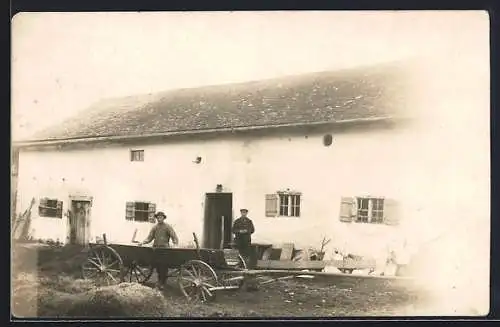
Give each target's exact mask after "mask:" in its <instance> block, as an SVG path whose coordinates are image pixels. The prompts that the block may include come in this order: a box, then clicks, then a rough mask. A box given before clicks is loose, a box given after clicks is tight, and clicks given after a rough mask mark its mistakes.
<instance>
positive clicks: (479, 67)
mask: <svg viewBox="0 0 500 327" xmlns="http://www.w3.org/2000/svg"><path fill="white" fill-rule="evenodd" d="M11 26H12V34H11V37H12V53H11V67H12V75H11V76H12V78H11V85H12V88H11V89H12V91H11V92H12V93H11V98H12V102H11V103H12V104H11V140H12V141H11V203H10V205H11V243H10V244H11V262H10V266H11V269H10V271H11V317H12V318H20V319H30V318H49V319H66V320H68V319H80V320H82V319H83V320H93V319H105V318H115V319H126V318H130V319H145V318H156V319H182V320H190V319H207V318H212V319H214V318H216V319H243V318H245V319H252V318H253V319H257V318H268V319H280V318H297V319H306V318H324V319H329V318H345V319H347V318H350V317H408V316H419V317H431V316H446V317H457V316H462V317H463V316H467V317H480V316H486V315H487V314H488V313H489V311H490V223H491V218H490V72H489V71H490V65H489V62H490V54H489V53H490V46H489V33H490V31H489V16H488V13H487V12H486V11H232V12H229V11H227V12H224V11H218V12H216V11H214V12H187V11H186V12H180V11H179V12H21V13H18V14H16V15H15V16H14V17H13V18H12V20H11ZM12 318H11V319H12Z"/></svg>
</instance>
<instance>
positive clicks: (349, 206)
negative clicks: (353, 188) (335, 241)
mask: <svg viewBox="0 0 500 327" xmlns="http://www.w3.org/2000/svg"><path fill="white" fill-rule="evenodd" d="M354 205H355V199H354V198H352V197H342V198H341V199H340V210H339V211H340V212H339V219H340V221H342V222H345V223H350V222H352V221H353V218H354V217H355V216H356V214H355V211H354V210H355V206H354Z"/></svg>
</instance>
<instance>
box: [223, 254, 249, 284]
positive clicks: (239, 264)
mask: <svg viewBox="0 0 500 327" xmlns="http://www.w3.org/2000/svg"><path fill="white" fill-rule="evenodd" d="M231 263H232V264H231V265H230V266H229V267H228V269H226V270H222V271H220V272H219V280H220V283H221V284H222V285H223V286H225V287H230V288H237V289H238V288H241V287H242V286H243V281H244V278H243V276H242V275H236V276H235V275H234V274H232V273H231V272H232V271H235V270H237V271H238V270H239V271H241V270H247V264H246V262H245V260H244V259H243V257H242V256H241V255H240V254H238V256H237V257H236V258H234V259H233V260H232V262H231Z"/></svg>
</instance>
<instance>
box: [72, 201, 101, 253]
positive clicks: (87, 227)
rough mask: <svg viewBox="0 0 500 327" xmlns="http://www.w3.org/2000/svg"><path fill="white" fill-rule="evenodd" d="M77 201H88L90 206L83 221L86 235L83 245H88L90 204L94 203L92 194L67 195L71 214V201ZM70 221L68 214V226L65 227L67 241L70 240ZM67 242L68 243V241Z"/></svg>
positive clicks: (90, 220)
mask: <svg viewBox="0 0 500 327" xmlns="http://www.w3.org/2000/svg"><path fill="white" fill-rule="evenodd" d="M79 201H82V202H88V203H89V207H90V210H89V214H88V215H87V217H86V222H85V235H86V237H85V238H86V241H85V244H83V245H85V246H88V243H89V241H90V236H91V235H90V226H91V223H92V210H91V208H92V206H93V204H94V197H93V196H90V195H69V209H68V210H69V211H71V213H72V214H74V212H73V203H74V202H79ZM70 224H71V222H70V221H69V216H68V228H67V235H68V240H69V242H70V241H71V239H70V238H71V225H70ZM69 242H68V243H69Z"/></svg>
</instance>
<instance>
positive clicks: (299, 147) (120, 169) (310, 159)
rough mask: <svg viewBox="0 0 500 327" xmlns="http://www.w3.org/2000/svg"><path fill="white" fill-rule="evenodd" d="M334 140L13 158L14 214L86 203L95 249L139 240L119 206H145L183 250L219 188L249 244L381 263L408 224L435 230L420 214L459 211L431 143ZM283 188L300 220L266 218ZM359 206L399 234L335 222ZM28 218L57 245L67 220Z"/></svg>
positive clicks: (387, 133)
mask: <svg viewBox="0 0 500 327" xmlns="http://www.w3.org/2000/svg"><path fill="white" fill-rule="evenodd" d="M332 133H333V135H334V142H333V145H332V146H330V147H325V146H324V145H323V143H322V136H323V134H317V135H306V134H303V135H298V136H297V135H296V136H291V135H283V136H282V137H267V138H258V139H250V138H246V139H241V138H227V137H226V138H221V139H217V140H207V141H199V142H196V143H193V142H179V143H168V144H162V145H146V146H142V147H137V146H135V147H133V148H140V149H144V150H145V161H144V162H131V161H130V159H129V156H130V153H129V151H130V149H131V148H130V147H124V146H117V147H107V148H94V149H92V150H72V151H65V152H57V151H45V152H22V153H21V154H20V175H19V176H20V178H19V195H20V203H19V206H18V208H19V211H21V210H24V208H26V203H27V202H29V200H30V199H31V197H35V198H36V199H38V198H40V197H44V196H48V197H55V198H58V199H60V200H62V201H64V209H63V210H64V211H66V210H67V209H68V204H69V199H68V196H69V195H75V194H83V195H89V196H92V197H93V199H94V200H93V207H92V222H91V234H92V237H95V236H96V235H101V234H102V233H106V234H107V237H108V240H109V241H110V242H118V243H130V241H131V238H132V235H133V232H134V229H135V228H138V229H139V231H138V232H139V233H138V235H137V238H138V239H142V238H144V237H145V236H146V233H147V231H148V230H149V228H150V227H151V225H150V224H149V223H137V222H129V221H126V220H125V203H126V202H127V201H135V200H136V201H141V200H144V201H151V202H155V203H156V205H157V209H158V210H163V211H165V212H166V213H167V214H168V221H169V222H170V223H171V224H172V225H173V226H174V227H175V229H176V231H177V232H178V234H179V237H180V240H181V244H182V245H187V244H188V243H189V242H191V241H192V236H191V235H192V234H191V233H192V232H195V233H197V234H198V236H199V237H202V234H203V233H202V231H203V213H204V209H203V201H204V195H205V193H206V192H213V191H214V190H215V186H216V185H217V184H222V185H223V186H224V191H228V192H233V207H234V213H235V214H238V209H239V208H240V207H247V208H248V209H250V213H249V216H250V217H251V218H252V219H253V220H254V223H255V226H256V233H255V235H254V238H253V239H254V241H255V242H265V243H273V244H279V243H282V242H294V243H295V244H296V245H297V247H299V248H301V247H306V246H314V247H319V246H320V243H321V240H322V238H323V237H328V238H332V242H331V243H330V245H329V250H330V249H331V248H333V247H334V246H336V247H341V248H343V249H345V250H347V251H351V252H354V253H358V254H361V255H375V254H376V253H378V252H380V251H384V249H385V247H386V245H387V244H388V243H389V242H391V241H392V240H394V239H395V238H397V237H403V236H405V235H406V234H404V233H403V232H404V229H405V226H407V225H408V224H410V222H411V221H418V224H419V228H420V229H422V228H423V227H422V226H424V227H425V226H427V225H428V226H431V227H432V220H433V218H432V217H431V216H429V215H428V214H424V212H425V213H429V212H432V213H433V214H432V216H434V215H435V214H436V215H437V213H436V212H437V211H436V210H444V211H445V212H447V215H449V214H450V210H457V208H456V206H455V202H454V201H456V196H455V193H454V192H455V190H456V188H453V187H451V188H449V189H446V190H443V187H448V186H449V183H448V181H449V179H450V178H455V176H454V174H455V173H456V172H455V171H454V170H453V169H452V168H451V169H450V166H449V165H447V166H446V167H443V166H442V165H440V163H442V162H444V161H443V160H445V158H442V157H440V156H426V155H425V153H426V152H428V151H429V150H428V149H429V145H430V143H428V142H436V140H435V139H434V138H433V139H432V140H430V139H427V138H426V137H423V136H422V134H421V133H419V132H418V129H416V127H413V129H411V128H407V127H404V128H403V127H402V128H397V129H394V130H381V129H370V130H366V131H363V132H359V131H358V132H349V133H336V132H335V131H332ZM306 136H307V137H306ZM409 144H411V146H408V145H409ZM432 148H433V149H434V148H435V147H434V146H433V147H432ZM416 153H420V154H421V155H415V154H416ZM445 153H446V152H445ZM439 154H442V151H439V153H436V155H439ZM197 156H201V157H202V158H203V159H202V162H201V163H200V164H195V163H193V160H194V159H195V158H196V157H197ZM286 188H289V189H291V190H297V191H300V192H302V194H303V197H302V207H301V217H300V218H269V217H265V194H268V193H274V192H276V191H277V190H279V189H286ZM366 194H370V195H375V196H384V197H387V198H393V199H395V200H397V201H398V202H399V204H400V206H401V208H403V210H402V211H401V212H402V216H401V222H402V223H401V225H400V226H398V227H394V226H386V225H370V224H354V223H352V224H349V223H342V222H340V221H339V206H340V198H341V197H342V196H360V195H366ZM36 211H37V210H33V214H34V216H35V218H34V220H33V224H32V230H33V236H34V237H35V238H52V239H59V240H60V241H63V242H64V241H65V240H66V234H67V226H66V223H67V218H63V219H54V218H40V217H36ZM440 219H441V218H440ZM425 235H426V234H425V233H420V235H419V236H420V237H425ZM408 236H412V233H411V231H410V233H409V234H408ZM413 236H414V235H413Z"/></svg>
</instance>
